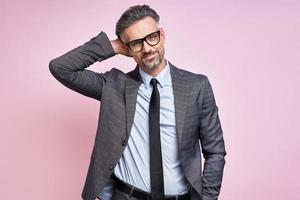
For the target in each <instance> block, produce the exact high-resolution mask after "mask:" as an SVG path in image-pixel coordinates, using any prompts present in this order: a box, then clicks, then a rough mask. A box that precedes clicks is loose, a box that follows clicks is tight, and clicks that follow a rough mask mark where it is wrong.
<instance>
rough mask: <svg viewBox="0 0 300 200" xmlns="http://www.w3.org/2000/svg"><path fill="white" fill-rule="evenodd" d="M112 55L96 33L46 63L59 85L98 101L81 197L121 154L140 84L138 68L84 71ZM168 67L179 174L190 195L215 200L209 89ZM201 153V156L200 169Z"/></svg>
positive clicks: (214, 128)
mask: <svg viewBox="0 0 300 200" xmlns="http://www.w3.org/2000/svg"><path fill="white" fill-rule="evenodd" d="M114 55H115V53H114V51H113V48H112V46H111V43H110V40H109V38H108V37H107V35H106V34H105V33H104V32H101V33H99V34H98V35H97V36H96V37H93V38H92V39H91V40H90V41H88V42H86V43H84V44H83V45H80V46H78V47H77V48H75V49H73V50H71V51H69V52H67V53H65V54H64V55H62V56H59V57H57V58H55V59H53V60H51V61H50V63H49V68H50V72H51V73H52V75H53V76H54V77H55V78H56V79H57V80H58V81H59V82H61V83H62V84H63V85H65V86H66V87H68V88H70V89H72V90H74V91H76V92H79V93H80V94H83V95H85V96H88V97H92V98H94V99H97V100H99V101H101V108H100V116H99V122H98V128H97V134H96V138H95V144H94V148H93V151H92V155H91V160H90V165H89V169H88V173H87V177H86V181H85V185H84V189H83V192H82V198H83V199H85V200H94V199H95V198H96V196H97V194H98V193H99V192H100V191H101V190H102V189H103V187H104V185H105V183H106V182H107V181H108V180H109V178H110V176H111V174H112V172H113V169H114V167H115V166H116V164H117V163H118V161H119V159H120V158H121V156H122V153H123V151H124V149H125V147H126V143H127V140H128V138H129V134H130V130H131V126H132V124H133V118H134V113H135V105H136V97H137V91H138V88H139V86H140V84H141V83H142V80H141V77H140V75H139V71H138V66H137V67H136V68H135V69H134V70H133V71H131V72H129V73H124V72H122V71H120V70H118V69H116V68H112V69H111V70H110V71H107V72H105V73H97V72H94V71H90V70H87V69H85V68H87V67H89V66H90V65H91V64H93V63H95V62H96V61H99V62H101V61H103V60H105V59H107V58H110V57H112V56H114ZM170 67H171V76H172V83H173V91H174V99H175V100H174V101H175V116H176V129H177V134H178V143H179V155H180V161H181V165H182V169H183V172H184V175H185V176H186V178H187V180H188V182H189V183H190V184H191V186H192V189H191V195H192V199H193V200H215V199H217V198H218V195H219V193H220V188H221V182H222V177H223V168H224V165H225V159H224V157H225V155H226V151H225V145H224V140H223V134H222V128H221V124H220V121H219V117H218V108H217V106H216V103H215V99H214V95H213V91H212V87H211V85H210V83H209V81H208V79H207V77H206V76H204V75H201V74H194V73H191V72H188V71H185V70H183V69H179V68H177V67H175V66H174V65H172V64H171V63H170ZM199 141H200V144H201V145H199ZM201 152H202V153H203V156H204V158H205V162H204V169H203V173H202V167H201V162H202V161H201Z"/></svg>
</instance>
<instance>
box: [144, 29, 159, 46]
mask: <svg viewBox="0 0 300 200" xmlns="http://www.w3.org/2000/svg"><path fill="white" fill-rule="evenodd" d="M159 39H160V38H159V32H155V33H152V34H150V35H148V36H147V37H146V41H147V43H148V44H149V45H151V46H154V45H157V44H158V43H159Z"/></svg>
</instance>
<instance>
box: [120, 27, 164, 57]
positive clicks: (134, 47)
mask: <svg viewBox="0 0 300 200" xmlns="http://www.w3.org/2000/svg"><path fill="white" fill-rule="evenodd" d="M144 41H146V42H147V44H149V45H150V46H155V45H157V44H158V43H159V41H160V31H155V32H153V33H150V34H148V35H146V36H145V37H144V38H141V39H137V40H133V41H131V42H128V43H126V44H125V45H126V46H127V47H128V48H129V49H130V50H131V51H132V52H134V53H137V52H140V51H141V50H142V49H143V48H144Z"/></svg>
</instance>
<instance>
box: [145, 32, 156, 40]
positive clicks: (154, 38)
mask: <svg viewBox="0 0 300 200" xmlns="http://www.w3.org/2000/svg"><path fill="white" fill-rule="evenodd" d="M157 36H158V33H152V34H151V35H148V37H147V39H148V40H156V39H157Z"/></svg>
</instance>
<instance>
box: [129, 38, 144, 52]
mask: <svg viewBox="0 0 300 200" xmlns="http://www.w3.org/2000/svg"><path fill="white" fill-rule="evenodd" d="M128 46H129V48H130V49H131V51H133V52H138V51H140V50H141V49H142V48H143V43H142V41H141V40H135V41H132V42H130V43H129V44H128Z"/></svg>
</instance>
